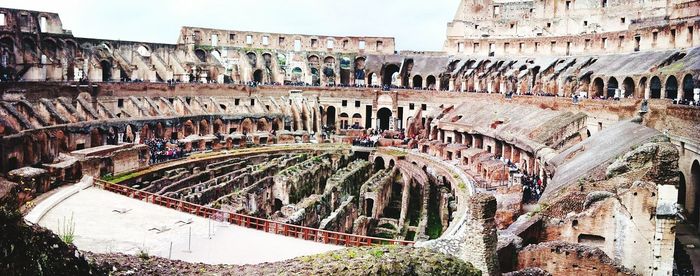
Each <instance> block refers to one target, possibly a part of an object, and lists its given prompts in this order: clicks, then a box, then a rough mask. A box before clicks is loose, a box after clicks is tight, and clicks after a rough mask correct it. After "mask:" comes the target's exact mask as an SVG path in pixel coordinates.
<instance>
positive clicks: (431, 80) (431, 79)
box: [425, 75, 437, 89]
mask: <svg viewBox="0 0 700 276" xmlns="http://www.w3.org/2000/svg"><path fill="white" fill-rule="evenodd" d="M435 83H437V79H436V78H435V76H433V75H430V76H428V77H427V78H425V87H427V88H428V89H435Z"/></svg>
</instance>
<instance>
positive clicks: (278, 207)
mask: <svg viewBox="0 0 700 276" xmlns="http://www.w3.org/2000/svg"><path fill="white" fill-rule="evenodd" d="M282 206H284V205H283V204H282V200H280V199H279V198H275V210H274V211H275V212H277V211H279V210H282Z"/></svg>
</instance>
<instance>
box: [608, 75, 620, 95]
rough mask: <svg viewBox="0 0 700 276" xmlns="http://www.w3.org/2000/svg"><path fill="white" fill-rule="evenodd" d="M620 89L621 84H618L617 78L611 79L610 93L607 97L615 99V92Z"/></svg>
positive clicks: (609, 81)
mask: <svg viewBox="0 0 700 276" xmlns="http://www.w3.org/2000/svg"><path fill="white" fill-rule="evenodd" d="M618 87H619V83H618V82H617V79H616V78H615V77H610V79H608V91H607V95H606V97H608V98H614V97H615V91H616V90H617V89H618Z"/></svg>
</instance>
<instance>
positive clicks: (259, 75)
mask: <svg viewBox="0 0 700 276" xmlns="http://www.w3.org/2000/svg"><path fill="white" fill-rule="evenodd" d="M253 81H254V82H257V83H262V82H263V71H262V70H260V69H258V70H255V72H253Z"/></svg>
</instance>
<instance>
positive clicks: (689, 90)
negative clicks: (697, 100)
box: [682, 74, 695, 101]
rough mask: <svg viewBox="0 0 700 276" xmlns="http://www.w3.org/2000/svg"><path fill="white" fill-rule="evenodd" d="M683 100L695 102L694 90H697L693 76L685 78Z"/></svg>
mask: <svg viewBox="0 0 700 276" xmlns="http://www.w3.org/2000/svg"><path fill="white" fill-rule="evenodd" d="M682 83H683V97H682V98H683V99H685V100H688V101H692V100H693V89H694V88H695V85H694V82H693V76H692V75H690V74H687V75H685V77H683V82H682Z"/></svg>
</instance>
